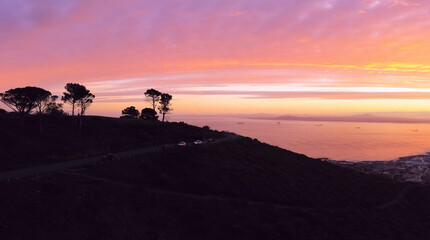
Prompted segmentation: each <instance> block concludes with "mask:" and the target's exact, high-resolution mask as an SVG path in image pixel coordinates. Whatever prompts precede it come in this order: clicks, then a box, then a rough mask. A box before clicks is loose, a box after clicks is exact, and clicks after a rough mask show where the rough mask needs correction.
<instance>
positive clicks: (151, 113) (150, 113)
mask: <svg viewBox="0 0 430 240" xmlns="http://www.w3.org/2000/svg"><path fill="white" fill-rule="evenodd" d="M140 118H141V119H143V120H148V121H156V120H157V119H158V116H157V112H156V111H155V110H154V109H152V108H144V109H142V114H141V115H140Z"/></svg>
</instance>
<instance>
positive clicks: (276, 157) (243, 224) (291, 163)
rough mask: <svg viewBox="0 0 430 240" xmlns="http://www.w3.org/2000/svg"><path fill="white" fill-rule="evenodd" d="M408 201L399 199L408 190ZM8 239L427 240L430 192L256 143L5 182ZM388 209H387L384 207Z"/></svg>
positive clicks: (0, 225) (1, 223)
mask: <svg viewBox="0 0 430 240" xmlns="http://www.w3.org/2000/svg"><path fill="white" fill-rule="evenodd" d="M405 188H407V189H408V190H407V192H406V194H402V195H401V197H400V198H398V196H399V194H401V193H402V190H403V189H405ZM0 191H2V193H3V195H4V196H7V197H4V198H0V204H1V205H2V206H7V207H5V208H1V209H0V233H2V234H0V235H1V236H3V237H4V238H5V239H30V238H31V239H175V240H176V239H187V240H193V239H196V240H197V239H208V240H211V239H217V240H218V239H425V238H426V236H429V234H430V230H429V229H430V228H429V227H430V221H429V220H430V219H429V216H430V207H429V205H428V204H427V199H429V197H430V189H429V187H427V186H421V185H414V184H404V183H397V182H392V181H389V180H386V179H383V178H379V177H376V176H370V175H363V174H360V173H356V172H353V171H350V170H347V169H343V168H339V167H337V166H334V165H330V164H328V163H325V162H321V161H319V160H315V159H311V158H307V157H306V156H304V155H300V154H296V153H293V152H290V151H287V150H284V149H280V148H277V147H273V146H270V145H267V144H263V143H260V142H258V141H256V140H252V139H249V138H238V139H234V140H230V141H226V142H220V143H215V144H207V145H201V146H195V147H186V148H176V149H169V150H167V151H160V152H158V153H152V154H147V155H142V156H136V157H134V158H132V159H123V160H116V161H112V162H110V163H108V164H104V165H99V166H95V167H89V168H87V169H83V170H80V171H67V172H62V173H57V174H53V175H47V176H42V177H39V178H29V179H21V180H19V181H13V182H9V183H4V182H3V183H0ZM381 206H386V207H381Z"/></svg>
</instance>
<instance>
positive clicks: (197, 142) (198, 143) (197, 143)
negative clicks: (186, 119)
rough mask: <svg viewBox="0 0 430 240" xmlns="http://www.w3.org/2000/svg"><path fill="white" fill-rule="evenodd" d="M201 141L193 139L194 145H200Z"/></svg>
mask: <svg viewBox="0 0 430 240" xmlns="http://www.w3.org/2000/svg"><path fill="white" fill-rule="evenodd" d="M202 143H203V142H202V140H196V141H194V144H195V145H200V144H202Z"/></svg>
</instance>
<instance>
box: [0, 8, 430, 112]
mask: <svg viewBox="0 0 430 240" xmlns="http://www.w3.org/2000/svg"><path fill="white" fill-rule="evenodd" d="M429 16H430V7H429V4H428V3H427V2H426V1H423V0H404V1H403V0H342V1H341V0H306V1H293V0H284V1H280V0H265V1H261V0H236V1H226V0H219V1H200V0H169V1H167V0H157V1H145V0H143V1H137V0H104V1H99V0H86V1H83V0H81V1H79V0H61V1H51V0H38V1H31V0H14V1H8V0H0V73H1V75H0V92H3V91H6V90H8V89H10V88H15V87H21V86H27V85H31V86H40V87H43V88H46V89H48V90H50V91H52V92H53V93H54V94H61V93H62V91H63V87H64V85H65V84H66V83H68V82H78V83H81V84H84V85H85V86H87V88H88V89H91V91H92V92H93V93H94V94H95V95H96V99H95V103H94V104H93V106H91V108H90V109H89V110H88V114H104V115H109V116H119V115H120V112H121V109H123V108H125V107H127V106H130V105H135V106H136V107H138V108H139V109H141V108H143V107H145V106H146V105H147V103H145V102H144V101H143V100H142V99H143V93H144V92H145V90H146V89H148V88H156V89H158V90H160V91H163V92H168V93H170V94H172V95H173V98H174V100H173V108H174V111H173V113H174V114H197V113H199V114H200V113H204V114H219V113H262V112H263V113H279V114H289V113H291V114H303V113H306V114H325V113H328V114H332V113H353V112H423V111H429V110H430V31H428V30H429V29H430V17H429ZM0 107H4V106H0ZM4 108H5V107H4Z"/></svg>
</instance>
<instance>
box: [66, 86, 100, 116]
mask: <svg viewBox="0 0 430 240" xmlns="http://www.w3.org/2000/svg"><path fill="white" fill-rule="evenodd" d="M64 88H65V89H66V92H64V93H63V94H64V96H62V97H61V100H63V101H64V102H65V103H69V104H70V105H72V116H74V115H75V108H76V107H80V109H81V115H84V114H85V111H86V109H87V108H88V107H89V106H90V105H91V103H93V99H94V98H95V96H94V95H93V94H92V93H91V92H90V91H89V90H87V88H86V87H85V86H83V85H80V84H79V83H67V84H66V86H65V87H64Z"/></svg>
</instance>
